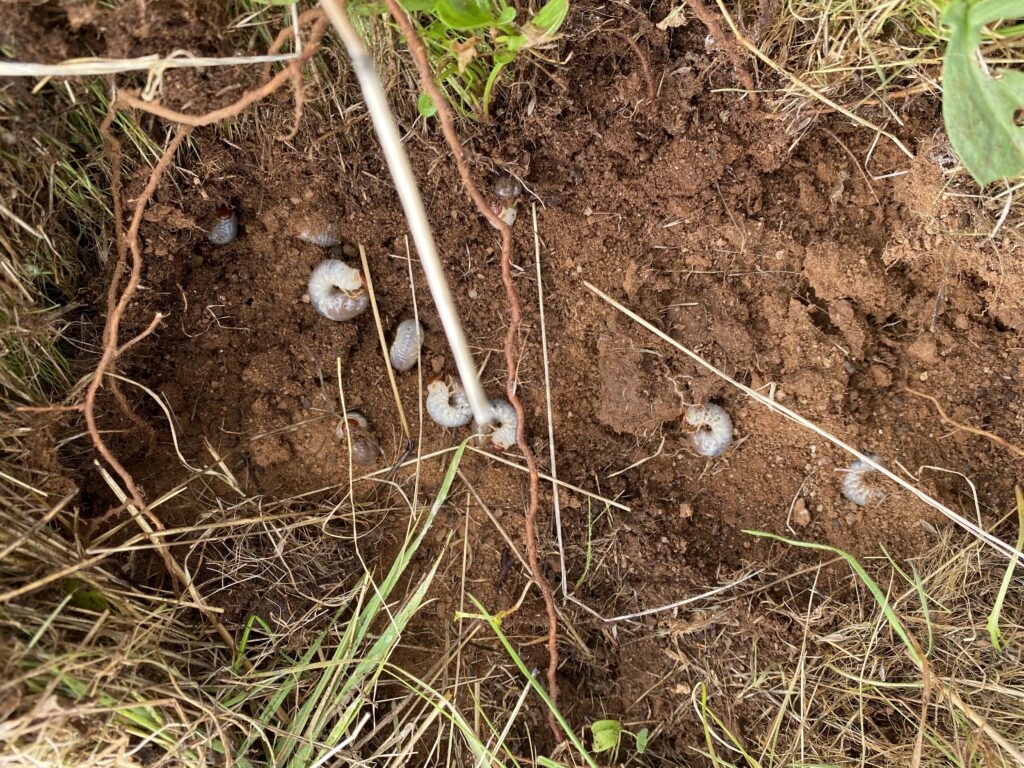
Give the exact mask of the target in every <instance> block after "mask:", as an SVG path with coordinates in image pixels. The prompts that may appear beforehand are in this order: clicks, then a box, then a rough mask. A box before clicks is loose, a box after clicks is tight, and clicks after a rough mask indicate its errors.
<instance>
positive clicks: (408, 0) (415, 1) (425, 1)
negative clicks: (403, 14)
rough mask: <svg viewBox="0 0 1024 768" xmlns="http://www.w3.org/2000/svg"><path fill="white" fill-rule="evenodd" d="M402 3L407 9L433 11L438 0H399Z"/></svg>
mask: <svg viewBox="0 0 1024 768" xmlns="http://www.w3.org/2000/svg"><path fill="white" fill-rule="evenodd" d="M399 5H401V6H402V7H403V8H404V9H405V10H407V11H412V12H415V11H432V10H434V7H435V6H436V5H437V0H399Z"/></svg>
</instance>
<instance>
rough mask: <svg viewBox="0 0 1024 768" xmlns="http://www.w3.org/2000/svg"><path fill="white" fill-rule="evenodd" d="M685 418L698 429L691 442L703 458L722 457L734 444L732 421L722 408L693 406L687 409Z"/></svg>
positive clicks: (708, 404)
mask: <svg viewBox="0 0 1024 768" xmlns="http://www.w3.org/2000/svg"><path fill="white" fill-rule="evenodd" d="M685 418H686V423H687V424H689V425H690V426H691V427H698V430H697V431H696V432H695V433H694V434H693V435H692V436H691V437H690V440H691V441H692V442H693V447H694V448H695V449H696V451H697V453H699V454H700V455H701V456H708V457H712V458H713V457H715V456H721V455H722V454H723V453H725V450H726V449H727V448H728V447H729V446H730V445H731V444H732V419H730V418H729V414H728V413H726V412H725V409H724V408H722V406H720V405H715V404H714V403H707V404H706V405H691V406H689V407H688V408H687V409H686V416H685Z"/></svg>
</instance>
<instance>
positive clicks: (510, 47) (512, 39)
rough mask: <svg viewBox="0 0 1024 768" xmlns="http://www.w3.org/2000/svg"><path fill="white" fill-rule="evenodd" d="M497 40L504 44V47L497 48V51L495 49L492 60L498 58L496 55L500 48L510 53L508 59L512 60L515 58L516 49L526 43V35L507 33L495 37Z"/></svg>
mask: <svg viewBox="0 0 1024 768" xmlns="http://www.w3.org/2000/svg"><path fill="white" fill-rule="evenodd" d="M497 42H498V43H500V44H502V45H504V46H505V49H501V48H499V49H498V51H496V52H495V54H494V60H495V61H497V60H498V55H499V53H500V52H501V51H502V50H507V51H508V52H509V53H510V54H512V57H511V58H510V59H509V61H512V59H514V58H515V53H516V51H518V50H519V49H520V48H522V47H523V46H524V45H526V43H527V42H528V41H527V39H526V35H507V36H501V37H499V38H498V39H497ZM504 63H508V62H504Z"/></svg>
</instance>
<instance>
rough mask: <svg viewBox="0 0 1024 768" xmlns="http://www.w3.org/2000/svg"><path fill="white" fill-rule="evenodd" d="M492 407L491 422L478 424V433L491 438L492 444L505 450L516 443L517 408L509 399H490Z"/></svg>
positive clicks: (489, 403) (489, 402)
mask: <svg viewBox="0 0 1024 768" xmlns="http://www.w3.org/2000/svg"><path fill="white" fill-rule="evenodd" d="M487 404H488V405H489V406H490V407H491V423H490V424H484V425H480V424H477V425H476V433H477V434H478V435H480V436H481V437H484V438H489V439H490V441H491V445H493V446H494V447H495V448H497V449H499V450H502V451H505V450H508V449H509V448H511V447H512V446H513V445H515V444H516V426H517V425H518V423H519V419H518V417H517V416H516V409H515V408H513V407H512V404H511V403H509V402H508V400H488V401H487Z"/></svg>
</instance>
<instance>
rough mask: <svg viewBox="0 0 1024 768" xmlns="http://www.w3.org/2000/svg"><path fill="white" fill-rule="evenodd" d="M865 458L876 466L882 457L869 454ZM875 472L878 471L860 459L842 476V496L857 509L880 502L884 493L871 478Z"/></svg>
mask: <svg viewBox="0 0 1024 768" xmlns="http://www.w3.org/2000/svg"><path fill="white" fill-rule="evenodd" d="M867 456H868V457H869V458H870V459H871V460H872V461H873V462H875V463H876V464H881V463H882V457H881V456H878V455H877V454H874V453H869V454H867ZM877 472H878V470H876V469H875V468H874V467H872V466H870V465H869V464H867V463H865V462H863V461H861V460H860V459H857V460H856V461H854V462H853V463H852V464H851V465H850V466H849V468H848V469H847V470H846V474H845V475H844V476H843V496H845V497H846V498H847V499H848V500H849V501H852V502H853V503H854V504H856V505H857V506H858V507H864V506H867V505H868V504H872V503H874V502H877V501H881V500H882V497H883V496H884V495H885V493H884V492H883V491H882V489H881V488H879V487H878V486H877V484H876V483H875V482H874V480H875V478H874V477H872V475H875V474H877Z"/></svg>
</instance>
